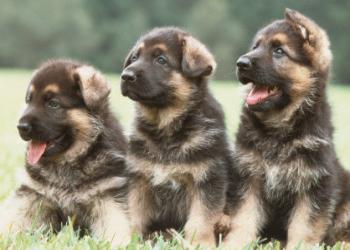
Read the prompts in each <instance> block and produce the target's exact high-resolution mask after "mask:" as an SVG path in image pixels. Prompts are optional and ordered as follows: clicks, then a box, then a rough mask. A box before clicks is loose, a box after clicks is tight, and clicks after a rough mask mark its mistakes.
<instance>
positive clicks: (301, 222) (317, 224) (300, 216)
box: [286, 198, 331, 250]
mask: <svg viewBox="0 0 350 250" xmlns="http://www.w3.org/2000/svg"><path fill="white" fill-rule="evenodd" d="M330 223H331V222H330V219H329V217H328V216H323V215H319V214H317V215H315V214H314V212H313V209H312V206H311V203H310V201H309V200H308V199H307V198H305V199H300V200H298V201H297V203H296V207H295V208H294V211H293V213H292V215H291V217H290V221H289V226H288V239H287V246H286V249H288V250H289V249H290V250H291V249H295V248H296V247H297V246H298V245H300V244H304V247H306V246H312V245H316V244H319V243H320V242H322V240H323V238H324V236H325V234H326V231H327V229H328V226H329V225H330Z"/></svg>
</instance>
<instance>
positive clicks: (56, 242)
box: [0, 70, 350, 250]
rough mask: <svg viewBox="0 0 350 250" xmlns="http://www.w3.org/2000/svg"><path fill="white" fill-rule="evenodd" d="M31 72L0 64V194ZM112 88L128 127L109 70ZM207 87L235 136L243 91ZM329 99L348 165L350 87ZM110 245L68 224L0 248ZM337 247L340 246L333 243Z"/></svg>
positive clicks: (10, 183)
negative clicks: (78, 233)
mask: <svg viewBox="0 0 350 250" xmlns="http://www.w3.org/2000/svg"><path fill="white" fill-rule="evenodd" d="M30 76H31V72H30V71H23V70H0V107H1V112H0V200H3V199H4V198H5V197H6V196H7V195H9V194H10V193H11V191H13V190H14V189H15V187H16V185H17V184H18V183H17V182H16V172H18V170H20V169H23V162H24V152H25V143H24V142H23V141H21V139H20V137H19V136H18V133H17V129H16V123H17V120H18V118H19V116H20V114H21V110H22V109H23V107H24V95H25V91H26V87H27V83H28V81H29V79H30ZM108 80H109V83H110V84H111V86H112V88H113V91H112V97H111V103H112V107H113V109H114V111H115V113H116V114H117V116H118V117H119V119H120V121H121V123H122V124H123V126H124V128H125V130H126V131H128V129H129V128H130V125H131V123H132V119H133V104H132V102H131V101H130V100H129V99H127V98H125V97H123V96H122V95H121V94H120V91H119V78H118V76H117V75H108ZM211 89H212V91H213V93H214V95H215V96H216V98H217V99H218V100H219V102H221V104H222V105H223V107H224V110H225V113H226V121H227V127H228V130H229V135H230V136H231V137H232V138H234V134H235V131H236V129H237V126H238V122H239V115H240V109H241V94H240V87H239V85H238V84H235V83H233V82H212V83H211ZM329 99H330V103H331V105H332V109H333V122H334V127H335V133H334V137H335V145H336V149H337V152H338V156H339V158H340V160H341V162H342V163H343V165H345V166H348V167H349V168H350V149H349V146H348V140H349V139H350V126H349V124H350V110H348V109H347V108H346V107H347V105H346V104H348V102H349V99H350V87H344V86H339V85H333V86H330V88H329ZM179 247H181V246H180V245H179V244H178V242H176V241H173V242H165V241H163V240H162V239H161V238H160V239H159V240H158V242H157V243H156V244H155V245H154V246H153V249H164V248H167V249H176V248H179ZM9 248H11V249H109V244H108V242H104V241H101V240H98V239H93V238H90V237H85V238H83V239H78V237H77V236H76V235H75V234H74V233H73V232H72V229H71V228H70V227H66V228H65V229H64V230H63V232H62V233H60V234H58V235H55V236H54V235H43V234H41V233H40V229H38V230H36V231H35V232H34V233H32V234H29V233H26V234H19V235H14V236H13V237H10V238H1V236H0V250H1V249H9ZM151 248H152V247H151V245H150V244H148V243H144V244H140V243H139V240H138V239H134V241H133V243H131V244H130V246H129V247H128V249H151ZM335 249H338V248H335Z"/></svg>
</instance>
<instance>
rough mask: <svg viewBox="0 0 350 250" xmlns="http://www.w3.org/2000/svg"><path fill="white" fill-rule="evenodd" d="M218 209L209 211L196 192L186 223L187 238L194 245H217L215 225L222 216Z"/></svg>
mask: <svg viewBox="0 0 350 250" xmlns="http://www.w3.org/2000/svg"><path fill="white" fill-rule="evenodd" d="M220 215H221V214H220V213H218V211H209V210H208V208H206V207H205V206H204V205H203V204H202V201H201V200H200V198H199V194H197V193H195V194H194V195H193V197H192V201H191V208H190V212H189V215H188V220H187V222H186V225H185V229H184V231H185V239H186V240H188V241H190V242H191V243H192V245H194V246H195V245H199V244H200V245H202V246H206V247H214V246H215V243H216V242H215V236H214V225H215V223H216V222H217V221H218V219H219V217H220Z"/></svg>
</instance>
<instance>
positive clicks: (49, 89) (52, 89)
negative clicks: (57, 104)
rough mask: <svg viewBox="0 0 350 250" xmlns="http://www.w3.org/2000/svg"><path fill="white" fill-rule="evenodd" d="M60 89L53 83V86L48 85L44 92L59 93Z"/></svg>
mask: <svg viewBox="0 0 350 250" xmlns="http://www.w3.org/2000/svg"><path fill="white" fill-rule="evenodd" d="M59 91H60V88H59V86H58V84H55V83H52V84H48V85H47V86H46V87H45V88H44V92H52V93H56V94H57V93H59Z"/></svg>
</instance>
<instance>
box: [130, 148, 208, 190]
mask: <svg viewBox="0 0 350 250" xmlns="http://www.w3.org/2000/svg"><path fill="white" fill-rule="evenodd" d="M127 162H128V167H129V169H130V170H131V172H135V173H138V174H141V175H143V176H145V177H146V179H148V180H149V181H150V183H151V184H152V185H154V186H157V185H163V184H169V183H170V184H171V185H172V187H173V188H178V187H179V186H181V185H187V184H192V183H196V182H199V181H201V180H203V179H205V178H206V176H207V173H208V168H209V165H208V162H203V163H176V162H175V163H174V162H172V163H160V162H155V161H152V160H148V159H145V158H140V157H135V156H132V155H130V156H129V157H128V161H127Z"/></svg>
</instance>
